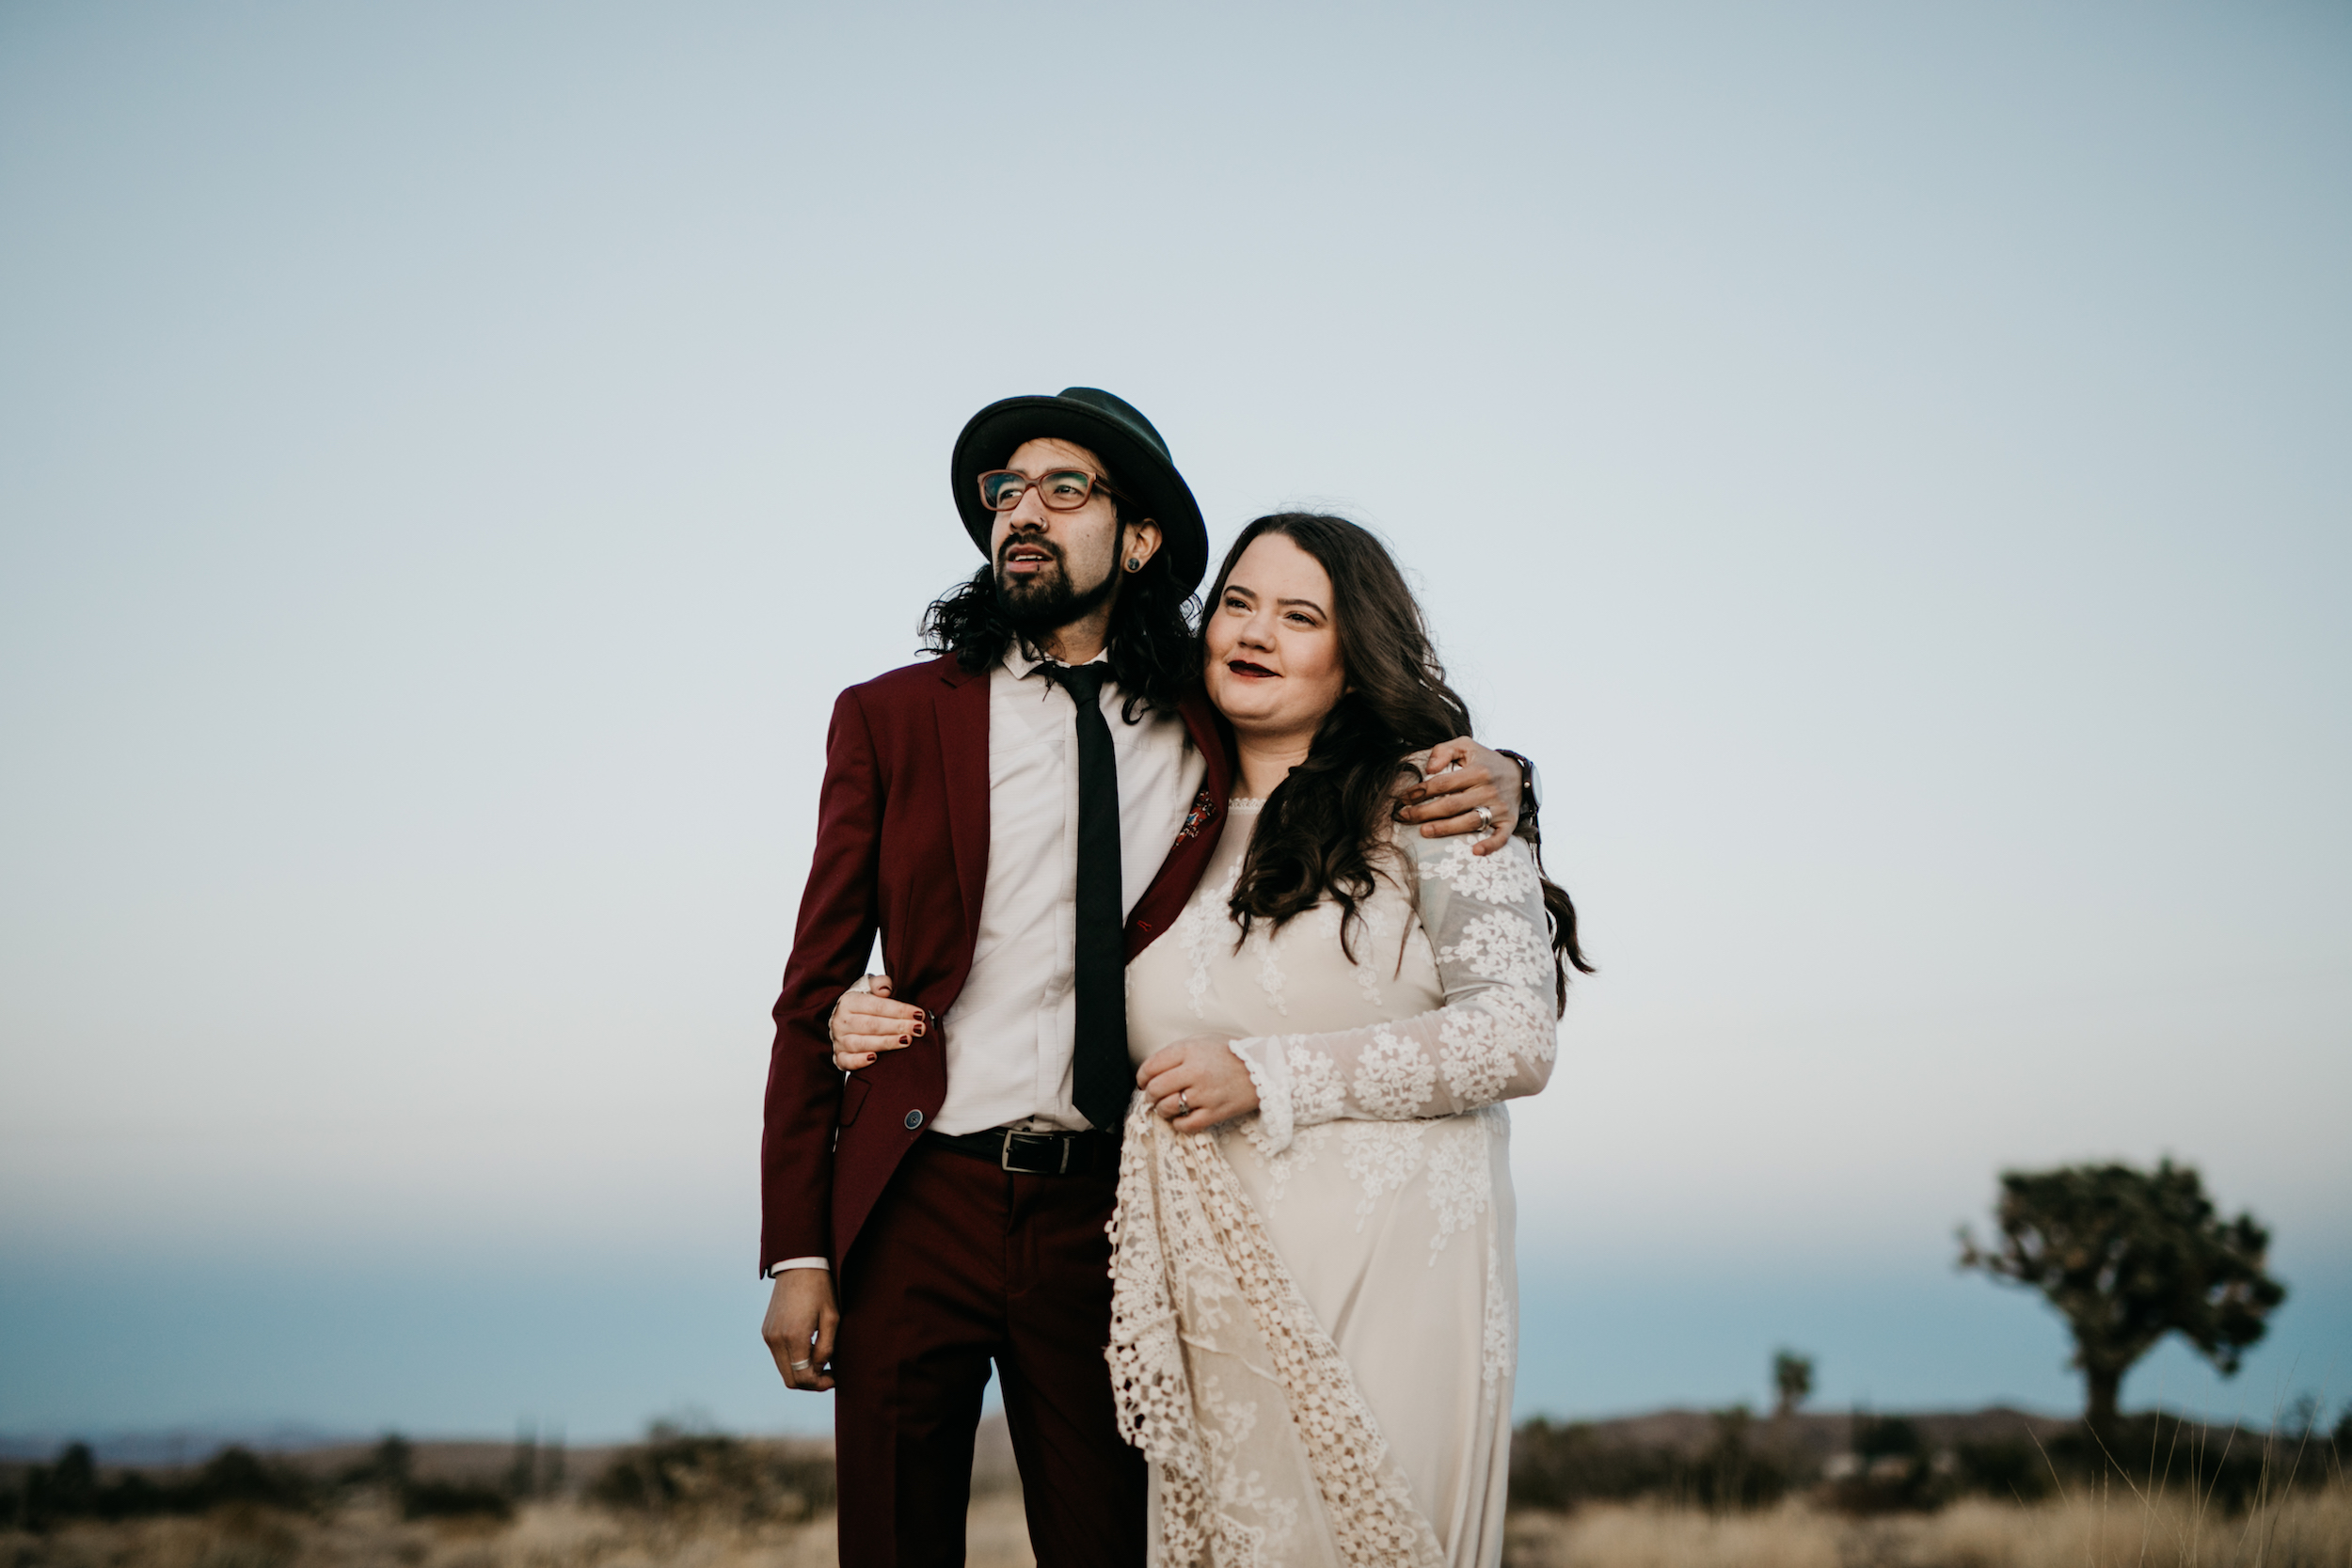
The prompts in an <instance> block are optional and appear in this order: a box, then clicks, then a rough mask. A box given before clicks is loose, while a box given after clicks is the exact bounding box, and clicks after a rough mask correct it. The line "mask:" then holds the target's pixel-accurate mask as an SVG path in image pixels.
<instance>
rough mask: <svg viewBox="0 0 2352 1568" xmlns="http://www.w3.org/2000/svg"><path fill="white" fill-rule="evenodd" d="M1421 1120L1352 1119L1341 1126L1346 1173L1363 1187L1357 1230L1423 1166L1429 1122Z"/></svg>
mask: <svg viewBox="0 0 2352 1568" xmlns="http://www.w3.org/2000/svg"><path fill="white" fill-rule="evenodd" d="M1426 1125H1427V1123H1425V1122H1418V1121H1351V1122H1345V1123H1343V1124H1342V1125H1341V1128H1340V1152H1341V1153H1342V1154H1343V1155H1344V1156H1345V1157H1346V1161H1347V1174H1348V1175H1350V1176H1352V1177H1354V1178H1355V1179H1356V1180H1357V1181H1358V1182H1359V1184H1360V1185H1361V1186H1362V1187H1363V1189H1364V1196H1363V1197H1362V1198H1361V1199H1359V1201H1358V1202H1357V1205H1356V1231H1357V1234H1359V1235H1361V1234H1362V1233H1363V1228H1364V1223H1365V1222H1366V1221H1367V1220H1369V1219H1371V1218H1372V1216H1373V1215H1375V1214H1376V1213H1378V1212H1380V1200H1381V1199H1382V1198H1383V1197H1386V1196H1388V1195H1389V1194H1391V1193H1395V1192H1402V1191H1404V1190H1405V1183H1406V1182H1407V1181H1410V1180H1412V1179H1413V1174H1414V1173H1415V1172H1416V1171H1418V1170H1420V1169H1421V1164H1422V1150H1421V1133H1422V1128H1423V1127H1424V1126H1426Z"/></svg>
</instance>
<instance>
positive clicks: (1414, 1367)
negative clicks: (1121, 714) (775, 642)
mask: <svg viewBox="0 0 2352 1568" xmlns="http://www.w3.org/2000/svg"><path fill="white" fill-rule="evenodd" d="M1207 603H1208V609H1207V611H1206V616H1205V620H1204V624H1203V628H1202V629H1203V642H1204V645H1205V650H1204V651H1205V654H1206V658H1205V678H1206V681H1207V685H1208V689H1209V694H1210V697H1211V699H1212V700H1213V701H1214V702H1215V703H1216V706H1217V708H1218V709H1219V711H1220V712H1222V713H1223V714H1224V715H1225V717H1226V718H1227V719H1228V720H1229V721H1231V722H1232V726H1233V733H1234V737H1235V740H1236V742H1237V745H1238V749H1239V759H1240V765H1241V766H1240V783H1239V785H1238V787H1239V790H1240V793H1241V798H1238V799H1236V800H1234V801H1233V802H1232V808H1231V809H1232V822H1231V824H1230V825H1229V827H1228V829H1227V831H1226V832H1225V834H1224V837H1223V839H1222V841H1221V842H1220V844H1219V846H1218V850H1217V857H1216V861H1214V862H1213V863H1211V865H1210V867H1209V869H1208V871H1207V873H1206V874H1205V875H1204V876H1203V877H1202V879H1201V882H1200V890H1199V891H1198V892H1197V893H1196V895H1194V897H1193V900H1192V902H1191V904H1190V905H1189V906H1188V907H1187V908H1186V910H1185V911H1184V916H1183V917H1182V919H1181V920H1180V921H1179V922H1178V923H1177V924H1176V925H1175V926H1174V927H1171V928H1170V930H1169V932H1168V937H1167V938H1166V939H1164V940H1162V941H1160V942H1155V943H1153V944H1152V946H1151V947H1150V948H1147V949H1146V950H1145V951H1144V952H1143V953H1142V954H1141V955H1140V956H1139V957H1137V958H1136V960H1135V962H1134V963H1133V964H1131V965H1130V966H1129V969H1128V1037H1129V1039H1130V1041H1131V1042H1132V1049H1133V1050H1134V1052H1135V1053H1136V1054H1137V1055H1138V1056H1139V1057H1143V1058H1145V1059H1144V1060H1142V1062H1141V1065H1140V1067H1139V1069H1138V1072H1137V1080H1138V1083H1139V1084H1140V1085H1141V1087H1142V1094H1141V1096H1140V1097H1139V1099H1138V1101H1137V1104H1136V1111H1135V1113H1134V1115H1133V1116H1132V1117H1131V1118H1130V1120H1129V1124H1128V1136H1127V1140H1126V1146H1125V1149H1124V1152H1123V1156H1122V1165H1121V1169H1120V1218H1119V1221H1118V1228H1117V1247H1116V1260H1115V1263H1114V1269H1113V1274H1114V1282H1115V1283H1114V1291H1115V1295H1114V1306H1113V1317H1112V1342H1111V1357H1112V1376H1113V1381H1114V1383H1115V1385H1116V1386H1117V1389H1118V1395H1119V1399H1120V1407H1121V1423H1122V1428H1123V1429H1124V1430H1125V1431H1126V1432H1127V1433H1128V1434H1129V1436H1130V1439H1131V1440H1132V1441H1134V1442H1136V1443H1137V1444H1138V1446H1140V1447H1141V1448H1143V1449H1144V1450H1145V1452H1146V1454H1147V1455H1148V1456H1149V1457H1150V1459H1151V1461H1152V1481H1153V1504H1154V1514H1155V1519H1154V1537H1155V1543H1156V1545H1157V1549H1158V1557H1159V1560H1162V1561H1165V1562H1169V1563H1191V1562H1196V1561H1197V1562H1215V1563H1218V1564H1226V1563H1282V1564H1306V1563H1324V1562H1332V1563H1338V1562H1367V1561H1380V1562H1389V1561H1393V1562H1398V1563H1448V1564H1465V1565H1467V1564H1492V1563H1495V1562H1498V1561H1500V1560H1501V1558H1502V1508H1503V1496H1504V1490H1505V1486H1506V1483H1507V1481H1508V1468H1509V1456H1510V1409H1511V1370H1512V1362H1513V1350H1514V1346H1515V1341H1516V1338H1517V1334H1516V1319H1517V1312H1516V1301H1515V1297H1516V1287H1515V1281H1514V1270H1513V1260H1512V1256H1511V1230H1512V1221H1511V1208H1512V1202H1511V1184H1510V1164H1509V1147H1508V1140H1509V1122H1508V1119H1507V1117H1506V1115H1505V1113H1504V1112H1503V1110H1502V1106H1501V1104H1500V1101H1503V1100H1506V1099H1510V1098H1513V1097H1515V1096H1518V1095H1524V1094H1533V1093H1534V1092H1535V1091H1536V1090H1538V1089H1540V1088H1542V1087H1543V1085H1544V1083H1545V1080H1546V1079H1547V1078H1548V1077H1549V1073H1550V1069H1551V1059H1552V1053H1553V1044H1554V1027H1555V1022H1556V1018H1557V1009H1558V1006H1559V1005H1560V1003H1561V1002H1562V1001H1564V1000H1565V983H1566V969H1565V965H1567V964H1574V965H1575V966H1576V967H1577V968H1580V969H1582V968H1585V967H1587V966H1586V965H1585V964H1584V962H1583V959H1582V956H1581V953H1580V952H1579V951H1578V948H1577V944H1576V926H1575V911H1574V910H1573V908H1572V907H1571V906H1570V905H1569V903H1568V900H1567V897H1566V895H1565V894H1563V893H1561V892H1560V891H1559V890H1558V889H1557V888H1555V887H1552V886H1551V885H1550V884H1549V883H1548V882H1547V881H1545V880H1544V879H1543V878H1542V875H1541V873H1540V871H1539V870H1538V868H1537V866H1536V864H1535V862H1534V856H1533V855H1532V853H1531V852H1530V851H1529V849H1528V847H1527V846H1526V845H1525V844H1524V843H1523V842H1520V841H1517V840H1514V841H1513V842H1512V843H1511V844H1510V845H1508V846H1507V847H1505V848H1504V849H1503V850H1502V851H1501V852H1499V853H1497V854H1495V855H1492V856H1488V857H1485V858H1479V857H1475V856H1473V855H1471V854H1470V851H1469V849H1468V847H1466V846H1465V845H1462V844H1460V843H1458V842H1450V841H1446V840H1431V839H1424V838H1422V836H1421V835H1419V834H1418V833H1416V832H1411V831H1410V830H1406V829H1401V828H1399V827H1398V826H1397V824H1396V823H1395V821H1394V819H1393V801H1394V797H1395V794H1396V792H1397V791H1398V790H1399V789H1401V788H1404V787H1407V786H1409V785H1410V784H1412V783H1413V782H1414V781H1415V780H1417V779H1418V778H1419V776H1420V775H1419V772H1418V769H1417V767H1416V762H1417V756H1416V753H1419V752H1425V751H1426V749H1427V748H1428V747H1430V746H1432V745H1434V744H1436V743H1438V742H1439V741H1442V740H1443V739H1445V738H1446V737H1448V736H1455V735H1463V734H1468V733H1470V717H1469V714H1468V712H1467V710H1466V709H1465V707H1464V706H1463V704H1462V702H1461V699H1460V698H1459V697H1457V696H1455V695H1454V692H1453V690H1452V689H1450V688H1448V687H1447V685H1446V684H1445V678H1444V672H1443V670H1442V669H1441V668H1440V667H1439V666H1438V661H1437V658H1436V657H1435V654H1434V652H1433V650H1432V649H1431V647H1430V644H1429V639H1428V635H1427V632H1426V630H1425V628H1424V626H1423V625H1422V617H1421V612H1420V608H1419V606H1418V605H1417V604H1415V602H1414V600H1413V598H1412V595H1411V593H1410V591H1409V590H1408V589H1407V588H1406V584H1405V581H1404V578H1403V577H1402V575H1401V574H1400V573H1399V572H1398V570H1397V568H1396V564H1395V562H1393V561H1392V560H1391V558H1390V556H1389V554H1388V552H1387V550H1385V549H1384V548H1383V547H1382V546H1380V544H1379V542H1378V541H1377V540H1375V539H1374V538H1373V536H1372V535H1371V534H1369V533H1367V532H1366V531H1363V530H1362V529H1360V528H1358V527H1357V526H1355V525H1354V524H1352V523H1349V522H1346V521H1343V519H1340V518H1337V517H1325V516H1316V515H1299V514H1288V515H1277V516H1271V517H1262V518H1260V519H1258V520H1257V521H1256V522H1254V523H1252V524H1250V525H1249V527H1248V529H1247V530H1245V531H1243V533H1242V536H1241V538H1240V539H1239V540H1238V541H1236V542H1235V544H1234V546H1233V548H1232V552H1231V553H1229V554H1228V556H1227V557H1226V560H1225V563H1224V565H1223V567H1222V568H1221V569H1220V571H1219V573H1218V575H1217V578H1216V586H1215V588H1214V590H1213V591H1212V592H1211V594H1210V595H1209V597H1208V601H1207ZM1253 819H1254V820H1253ZM1246 824H1248V825H1249V831H1236V830H1241V829H1243V828H1244V827H1245V825H1246ZM1548 928H1549V934H1547V931H1548ZM1253 1113H1254V1114H1253ZM1202 1134H1205V1135H1202ZM1285 1413H1287V1415H1288V1416H1289V1419H1287V1420H1285V1419H1282V1416H1283V1414H1285Z"/></svg>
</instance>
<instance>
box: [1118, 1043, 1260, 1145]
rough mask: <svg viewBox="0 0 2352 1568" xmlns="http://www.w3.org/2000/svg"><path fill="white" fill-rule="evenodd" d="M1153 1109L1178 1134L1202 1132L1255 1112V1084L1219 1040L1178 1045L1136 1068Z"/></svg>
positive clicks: (1240, 1061)
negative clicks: (1165, 1119) (1150, 1098)
mask: <svg viewBox="0 0 2352 1568" xmlns="http://www.w3.org/2000/svg"><path fill="white" fill-rule="evenodd" d="M1136 1087H1137V1088H1139V1089H1141V1090H1142V1091H1143V1092H1144V1093H1146V1094H1148V1095H1150V1096H1151V1097H1152V1113H1153V1114H1154V1115H1156V1116H1162V1117H1167V1118H1168V1123H1169V1125H1171V1126H1172V1127H1174V1128H1175V1129H1176V1131H1177V1132H1207V1131H1208V1130H1209V1129H1210V1128H1212V1127H1215V1126H1216V1124H1217V1123H1218V1122H1221V1121H1231V1120H1232V1119H1233V1118H1234V1117H1238V1116H1241V1115H1243V1114H1245V1113H1247V1112H1249V1111H1254V1110H1256V1109H1257V1108H1258V1085H1256V1084H1255V1083H1253V1082H1251V1080H1250V1077H1249V1069H1248V1068H1247V1067H1244V1066H1243V1065H1242V1060H1241V1058H1240V1057H1239V1056H1236V1055H1234V1054H1233V1047H1232V1043H1231V1042H1230V1041H1228V1040H1227V1039H1226V1038H1225V1037H1224V1036H1222V1035H1195V1036H1193V1037H1192V1038H1190V1039H1184V1040H1178V1041H1177V1042H1176V1043H1175V1044H1174V1045H1171V1046H1169V1047H1168V1049H1166V1050H1165V1051H1161V1052H1159V1053H1156V1054H1154V1055H1153V1056H1152V1059H1151V1060H1150V1061H1148V1062H1146V1063H1144V1064H1143V1065H1142V1066H1141V1067H1139V1068H1137V1069H1136Z"/></svg>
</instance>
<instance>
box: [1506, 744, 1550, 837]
mask: <svg viewBox="0 0 2352 1568" xmlns="http://www.w3.org/2000/svg"><path fill="white" fill-rule="evenodd" d="M1495 754H1496V755H1497V756H1504V757H1509V758H1510V759H1511V760H1512V761H1513V762H1516V763H1518V765H1519V826H1520V828H1521V829H1523V830H1524V831H1525V832H1526V833H1527V836H1528V837H1529V838H1531V839H1536V840H1538V841H1540V840H1541V838H1542V836H1543V835H1542V834H1541V832H1539V831H1538V830H1537V828H1536V826H1535V816H1536V814H1537V813H1538V812H1540V811H1542V810H1543V809H1544V784H1543V777H1542V775H1540V774H1538V773H1537V772H1536V771H1535V764H1534V762H1533V761H1532V760H1530V759H1529V758H1527V757H1524V756H1521V755H1520V754H1519V753H1518V752H1506V751H1504V750H1503V749H1502V747H1500V746H1498V747H1496V748H1495Z"/></svg>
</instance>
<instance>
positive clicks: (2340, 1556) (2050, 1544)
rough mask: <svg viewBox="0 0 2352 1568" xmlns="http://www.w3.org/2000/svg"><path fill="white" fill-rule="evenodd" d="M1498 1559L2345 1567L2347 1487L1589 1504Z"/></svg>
mask: <svg viewBox="0 0 2352 1568" xmlns="http://www.w3.org/2000/svg"><path fill="white" fill-rule="evenodd" d="M1505 1562H1506V1563H1507V1564H1508V1565H1509V1568H2352V1490H2346V1489H2344V1488H2341V1487H2339V1488H2335V1489H2331V1490H2329V1491H2327V1492H2316V1493H2298V1494H2296V1495H2295V1496H2292V1497H2288V1498H2286V1499H2284V1500H2283V1501H2281V1502H2278V1503H2275V1504H2272V1505H2270V1506H2267V1507H2265V1508H2262V1509H2258V1510H2256V1511H2255V1512H2254V1513H2250V1514H2246V1515H2242V1516H2238V1517H2220V1516H2217V1515H2215V1514H2212V1513H2201V1512H2200V1511H2199V1510H2198V1509H2197V1508H2196V1507H2195V1506H2193V1505H2192V1504H2191V1503H2189V1502H2186V1501H2184V1500H2181V1499H2177V1498H2169V1497H2159V1498H2156V1499H2154V1500H2153V1501H2152V1502H2143V1501H2141V1500H2140V1499H2139V1498H2137V1497H2133V1496H2132V1495H2131V1494H2130V1493H2129V1492H2124V1493H2122V1494H2121V1495H2120V1496H2118V1497H2106V1498H2099V1497H2075V1498H2073V1499H2070V1500H2068V1501H2065V1502H2056V1503H2048V1504H2043V1505H2041V1506H2038V1507H2033V1508H2018V1507H2015V1506H2013V1505H2010V1504H2007V1503H1994V1502H1987V1501H1983V1500H1971V1501H1967V1502H1962V1503H1956V1504H1954V1505H1953V1506H1952V1507H1950V1508H1947V1509H1945V1510H1944V1511H1943V1512H1941V1513H1932V1514H1913V1515H1900V1516H1895V1517H1887V1518H1879V1519H1850V1518H1845V1517H1842V1516H1840V1515H1836V1514H1830V1513H1816V1512H1814V1511H1813V1510H1811V1509H1809V1508H1807V1507H1805V1506H1804V1505H1803V1504H1790V1505H1788V1507H1785V1508H1782V1509H1778V1510H1775V1511H1773V1512H1772V1513H1751V1514H1744V1515H1733V1516H1731V1517H1728V1518H1721V1519H1718V1518H1711V1517H1709V1516H1708V1515H1707V1514H1704V1513H1691V1512H1687V1511H1677V1510H1668V1509H1653V1508H1640V1507H1625V1506H1616V1505H1609V1506H1596V1507H1593V1508H1588V1509H1584V1510H1581V1511H1580V1512H1578V1513H1574V1514H1567V1515H1563V1514H1556V1513H1522V1514H1518V1515H1516V1516H1514V1517H1513V1519H1512V1521H1511V1531H1510V1544H1509V1547H1508V1550H1507V1552H1506V1556H1505Z"/></svg>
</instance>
